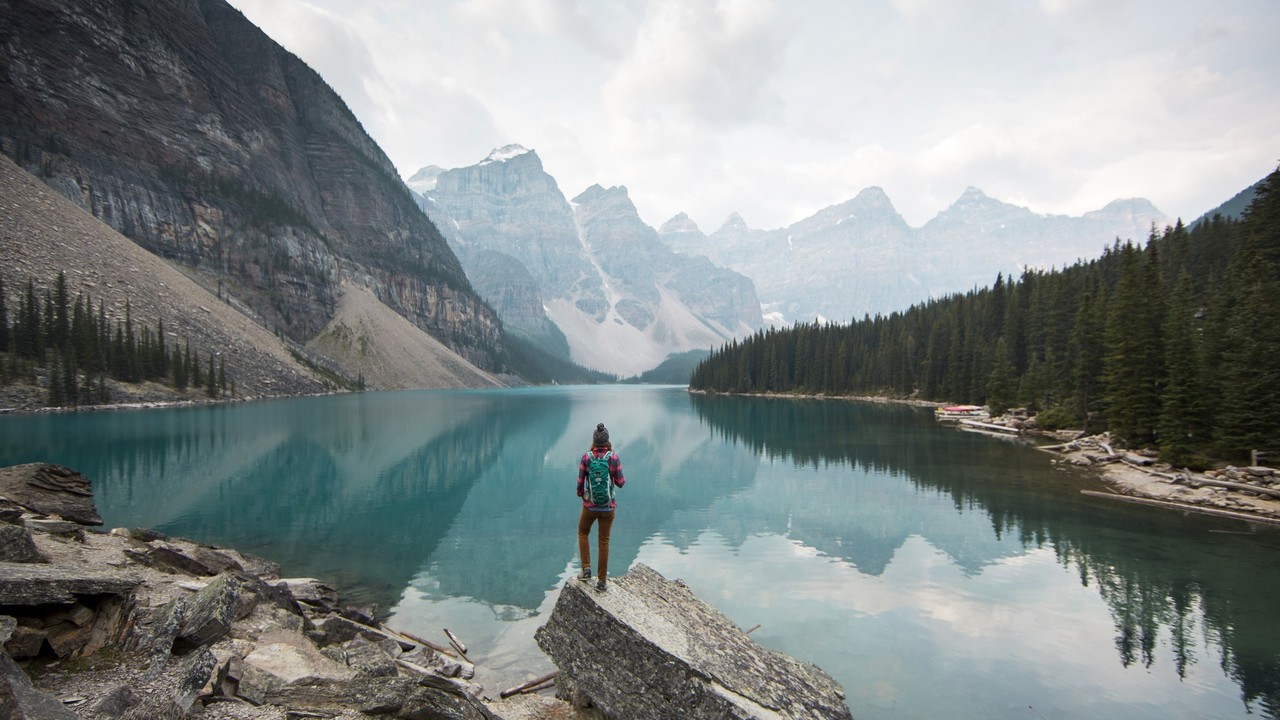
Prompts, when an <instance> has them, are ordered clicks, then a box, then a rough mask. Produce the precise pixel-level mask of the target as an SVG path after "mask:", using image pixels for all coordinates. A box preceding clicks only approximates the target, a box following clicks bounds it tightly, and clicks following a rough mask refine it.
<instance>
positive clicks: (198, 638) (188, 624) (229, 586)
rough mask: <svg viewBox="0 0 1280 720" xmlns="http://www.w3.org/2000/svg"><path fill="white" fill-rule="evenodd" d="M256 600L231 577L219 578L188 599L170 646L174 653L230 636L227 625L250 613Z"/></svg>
mask: <svg viewBox="0 0 1280 720" xmlns="http://www.w3.org/2000/svg"><path fill="white" fill-rule="evenodd" d="M257 602H258V597H257V596H256V595H253V594H252V593H247V592H245V591H244V583H243V581H241V580H239V579H238V578H236V577H235V576H233V575H230V574H223V575H219V576H218V577H217V578H215V579H214V580H213V582H211V583H209V584H208V585H206V586H204V587H203V588H201V589H200V591H199V592H197V593H196V594H195V596H194V597H192V598H191V600H190V602H189V604H188V606H187V611H186V616H185V617H184V618H183V621H182V624H181V626H179V628H178V634H177V637H176V638H175V642H174V651H175V652H184V651H185V650H187V649H190V648H195V647H199V646H203V645H209V644H211V643H215V642H217V641H218V640H221V639H222V638H223V637H225V636H226V634H227V633H229V632H231V623H233V622H235V621H236V620H238V619H239V618H242V617H245V616H246V615H248V614H249V613H250V612H252V611H253V608H254V606H255V605H256V604H257Z"/></svg>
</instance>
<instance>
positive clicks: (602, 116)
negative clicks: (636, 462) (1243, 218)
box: [233, 0, 1280, 231]
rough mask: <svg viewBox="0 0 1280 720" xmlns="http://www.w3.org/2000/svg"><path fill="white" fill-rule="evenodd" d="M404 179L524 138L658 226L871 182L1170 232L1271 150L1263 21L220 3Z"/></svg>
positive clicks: (942, 8) (1092, 13)
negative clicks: (294, 57)
mask: <svg viewBox="0 0 1280 720" xmlns="http://www.w3.org/2000/svg"><path fill="white" fill-rule="evenodd" d="M233 4H235V5H236V6H237V7H239V8H240V9H242V10H243V11H245V12H246V14H247V15H248V16H249V18H250V19H251V20H253V21H254V22H255V23H257V24H259V25H260V26H262V27H263V28H264V29H265V30H266V31H267V32H268V34H270V35H271V36H272V37H274V38H275V39H276V40H277V41H279V42H281V43H282V44H283V45H285V46H286V47H287V48H289V49H290V50H292V51H294V52H295V53H296V54H298V55H299V56H300V57H302V58H303V59H304V60H305V61H307V62H308V63H310V64H311V65H312V66H313V67H314V68H316V70H317V71H319V72H320V73H321V75H322V76H324V77H325V79H326V80H327V81H328V82H329V83H330V84H331V85H333V87H334V88H335V89H336V90H338V92H339V93H340V94H341V95H342V96H343V98H344V99H345V100H346V101H347V103H348V105H350V106H351V108H352V110H353V111H354V112H355V113H356V115H357V117H359V118H360V120H361V122H362V123H363V124H364V126H365V128H366V129H367V130H368V131H369V132H370V134H371V135H373V137H374V139H375V140H376V141H378V143H379V144H380V145H382V147H383V149H384V150H386V151H387V153H388V155H389V156H390V157H391V158H392V161H393V162H395V163H396V165H397V167H398V169H399V170H400V171H401V173H402V174H404V175H406V176H407V175H409V174H411V173H413V172H414V171H415V170H417V169H418V168H419V167H421V166H423V165H427V164H438V165H443V166H446V167H448V166H458V165H464V164H471V163H474V162H478V161H479V160H480V159H482V158H483V157H484V156H485V155H486V154H487V153H488V151H489V149H490V148H492V147H495V146H498V145H502V144H506V143H508V142H519V143H521V144H523V145H525V146H528V147H532V148H534V149H536V150H537V151H538V154H539V155H540V156H541V157H542V159H543V162H544V164H545V166H546V167H547V169H548V171H549V172H551V173H552V174H553V175H554V176H555V177H556V178H557V180H558V181H559V183H560V185H561V188H562V189H563V190H564V191H565V193H566V194H567V195H569V196H573V195H576V194H577V193H578V192H580V191H581V190H583V189H584V188H585V187H587V186H588V185H590V184H592V183H600V184H602V185H606V186H609V185H626V186H627V187H628V189H629V191H630V194H631V197H632V199H633V200H634V201H635V202H636V204H637V207H638V208H639V209H640V211H641V215H642V217H643V218H644V219H645V220H646V221H647V222H649V223H650V224H654V225H657V224H659V223H661V222H663V221H664V220H666V219H667V218H669V217H670V216H672V215H674V214H675V213H676V212H679V211H686V212H688V213H689V214H690V216H691V217H693V219H694V220H695V221H697V222H698V223H699V224H700V225H701V226H702V227H703V229H704V230H707V231H711V230H714V229H715V228H716V227H718V226H719V224H720V223H721V222H722V221H723V220H724V219H725V217H727V216H728V215H729V214H730V213H731V212H734V211H738V212H740V213H741V214H742V215H743V216H744V217H745V218H746V219H747V221H748V223H749V224H751V225H753V226H755V227H766V228H772V227H779V226H782V225H784V224H787V223H790V222H793V221H795V220H798V219H801V218H802V217H805V216H806V215H808V214H811V213H813V212H814V211H816V210H818V209H821V208H822V207H824V206H827V205H831V204H834V203H838V202H841V201H843V200H846V199H848V198H850V197H852V196H853V195H855V194H856V193H857V192H858V191H859V190H861V189H862V188H863V187H866V186H868V185H878V186H881V187H884V188H885V190H886V192H887V193H888V194H889V196H890V197H891V198H892V199H893V201H894V204H895V205H896V206H897V207H898V208H899V210H900V211H901V212H903V214H904V216H905V217H906V218H907V220H908V221H909V222H911V223H912V224H913V225H917V226H918V225H921V224H923V223H924V222H925V221H927V220H928V219H929V218H930V217H932V215H933V214H935V213H937V212H938V211H939V210H941V209H943V208H944V207H946V206H947V205H949V204H950V203H951V202H953V201H954V200H955V198H956V197H958V196H959V194H960V193H961V192H962V191H963V189H964V188H965V187H967V186H970V185H973V186H977V187H980V188H982V189H983V190H984V191H985V192H987V194H989V195H991V196H993V197H997V198H1000V199H1004V200H1008V201H1016V202H1018V203H1020V204H1025V205H1028V206H1029V207H1031V208H1032V209H1033V210H1035V211H1037V212H1053V213H1070V214H1079V213H1081V212H1085V211H1087V210H1091V209H1095V208H1097V207H1101V205H1103V204H1105V203H1106V202H1108V201H1109V200H1111V199H1114V198H1115V197H1135V196H1145V197H1148V198H1149V199H1151V200H1152V201H1154V202H1155V203H1156V204H1157V206H1159V207H1160V208H1161V209H1162V210H1164V211H1165V212H1166V213H1169V214H1173V215H1182V216H1184V217H1186V218H1187V219H1190V218H1192V217H1194V216H1195V215H1197V214H1199V213H1201V212H1203V211H1205V210H1207V209H1209V208H1211V207H1213V206H1214V205H1216V204H1217V203H1219V202H1221V201H1223V200H1225V199H1227V198H1228V197H1230V196H1231V195H1233V194H1234V193H1235V192H1237V191H1238V190H1240V189H1242V188H1243V187H1245V186H1246V185H1248V184H1250V183H1252V182H1253V181H1255V180H1257V179H1258V178H1260V177H1262V176H1263V175H1264V174H1266V173H1267V172H1269V171H1270V170H1272V169H1274V167H1275V163H1276V161H1277V159H1280V129H1278V128H1277V127H1276V125H1275V123H1274V122H1273V120H1272V119H1273V118H1275V117H1280V46H1278V45H1277V44H1276V43H1274V42H1272V39H1271V34H1272V33H1270V32H1269V29H1272V28H1274V27H1276V26H1277V20H1278V19H1280V5H1276V4H1275V3H1272V2H1267V1H1266V0H1233V2H1228V3H1226V4H1222V5H1219V6H1210V5H1207V4H1204V3H1199V2H1192V1H1191V0H1174V1H1172V2H1156V0H1128V1H1127V2H1110V1H1109V0H1108V1H1104V0H1040V2H1038V3H1026V4H1021V3H1006V2H997V1H996V0H964V1H963V2H952V1H951V0H947V1H945V2H944V1H943V0H893V2H892V3H891V4H888V5H879V4H864V3H845V2H838V1H837V0H824V1H818V0H815V1H813V2H806V3H782V2H772V1H770V0H718V1H715V2H712V1H710V0H708V1H707V2H680V1H678V0H625V1H622V2H616V3H596V2H589V0H458V1H455V2H450V1H446V0H436V1H435V2H430V3H417V2H409V0H382V1H381V2H377V3H363V2H361V3H357V2H345V1H343V0H233Z"/></svg>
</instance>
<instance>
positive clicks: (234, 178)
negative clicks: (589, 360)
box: [0, 0, 501, 367]
mask: <svg viewBox="0 0 1280 720" xmlns="http://www.w3.org/2000/svg"><path fill="white" fill-rule="evenodd" d="M0 46H3V48H4V50H3V59H0V63H3V67H2V68H0V150H3V152H4V153H5V154H7V155H9V156H10V157H12V158H14V159H15V160H16V161H17V162H18V163H19V164H20V165H22V166H23V167H25V168H27V169H28V170H29V171H31V172H33V173H34V174H36V175H37V176H39V177H41V178H42V179H43V180H44V181H45V182H46V183H48V184H49V185H50V186H51V187H53V188H54V189H56V190H57V191H59V192H60V193H62V194H63V195H65V196H67V197H68V198H70V199H72V200H73V201H74V202H76V203H78V204H79V205H81V206H82V207H83V208H85V209H86V210H88V211H90V212H92V213H93V214H94V215H95V216H97V217H99V218H101V219H102V220H104V221H105V222H107V223H108V224H110V225H111V226H112V227H114V228H115V229H117V230H119V231H120V232H121V233H122V234H124V235H125V236H127V237H129V238H131V239H132V240H134V241H135V242H137V243H138V244H139V245H141V246H143V247H144V248H146V249H148V250H151V251H152V252H155V253H157V254H159V255H161V256H163V257H166V258H169V259H171V260H175V261H177V262H179V263H181V264H183V265H185V266H187V267H188V268H190V269H191V270H193V271H194V273H193V276H194V277H195V278H196V279H197V280H198V281H199V282H201V283H202V284H205V285H206V286H207V287H209V288H211V289H216V290H217V292H218V293H219V294H220V295H224V296H225V295H231V296H234V298H235V299H236V300H238V301H239V302H240V303H241V304H243V305H245V306H247V307H249V308H251V311H252V312H253V313H256V315H257V317H258V319H259V321H260V322H261V323H262V324H263V325H264V326H266V327H268V328H271V329H273V330H277V331H279V332H281V333H282V334H285V335H288V336H289V337H292V338H293V339H295V340H298V341H302V342H305V341H306V340H308V339H309V338H310V337H311V336H313V335H314V334H315V333H317V332H318V331H319V330H320V329H321V328H323V327H324V326H325V324H326V323H327V322H328V321H329V319H331V318H332V316H333V312H334V309H335V305H336V298H337V296H338V291H337V288H338V286H339V283H340V282H341V281H342V279H343V278H350V279H354V280H356V281H358V282H360V283H361V284H362V285H365V286H367V287H370V288H371V289H372V290H373V292H374V294H375V295H376V296H377V298H378V299H379V300H381V301H382V302H383V303H385V304H386V305H388V306H390V307H391V308H393V309H394V310H395V311H397V312H398V313H400V314H401V315H403V316H404V317H406V318H407V319H409V320H410V321H411V322H413V323H414V324H415V325H417V326H418V327H420V328H422V329H424V330H426V331H428V332H429V333H431V334H432V335H434V336H435V337H437V338H440V339H441V340H442V341H443V342H445V344H446V345H448V346H449V347H451V348H453V349H454V350H456V351H458V352H459V353H460V354H462V355H463V356H464V357H466V358H467V359H469V360H471V361H473V362H476V363H477V364H479V365H481V366H484V367H492V366H493V365H494V363H495V362H496V359H497V357H498V356H499V355H500V353H501V328H500V324H499V322H498V320H497V317H496V316H495V315H494V313H493V311H492V310H491V309H490V308H488V307H487V306H486V305H485V304H484V303H483V301H481V300H480V298H479V297H478V296H477V295H476V294H475V292H474V291H473V290H472V289H471V286H470V284H469V283H468V281H467V279H466V276H465V275H464V274H463V271H462V267H461V264H460V263H459V262H458V260H457V258H456V257H455V256H454V254H453V252H452V251H451V250H450V249H449V247H448V245H447V244H446V243H445V241H444V239H443V238H442V237H441V235H440V233H439V231H438V230H437V229H436V228H435V226H434V225H432V224H431V222H430V221H429V220H428V219H427V218H426V217H425V216H424V215H423V214H422V213H421V211H420V210H419V209H418V208H417V207H416V204H415V202H414V200H413V197H412V195H411V193H409V192H408V191H407V190H406V189H405V187H404V186H403V184H402V183H401V182H400V181H399V179H398V178H397V176H396V173H395V169H394V167H393V166H392V165H391V163H390V161H389V160H388V159H387V158H386V156H385V154H384V153H383V152H382V151H381V150H380V149H379V148H378V147H377V145H376V144H375V143H374V142H373V140H372V139H371V138H369V136H368V135H367V134H366V133H365V132H364V130H363V128H362V127H361V126H360V123H359V122H358V121H357V120H356V118H355V117H354V116H353V115H352V114H351V112H350V110H349V109H348V108H347V107H346V105H345V104H344V103H343V102H342V100H341V98H339V97H338V96H337V95H336V94H335V93H334V92H333V91H332V89H331V88H329V87H328V86H327V85H326V84H325V83H324V81H323V80H322V79H321V78H320V77H319V76H318V75H317V74H316V73H315V72H314V71H312V70H311V69H310V68H309V67H307V66H306V65H305V64H304V63H303V62H302V61H301V60H299V59H298V58H297V57H295V56H293V55H292V54H290V53H288V52H287V51H285V50H284V49H283V48H281V47H280V46H278V45H277V44H275V43H274V42H273V41H272V40H271V39H270V38H268V37H267V36H266V35H265V34H263V33H262V32H261V31H259V30H258V29H257V28H256V27H254V26H253V25H252V24H251V23H249V22H248V21H247V20H246V19H245V18H244V17H243V16H242V15H241V14H240V13H239V12H238V11H236V10H234V9H233V8H231V7H230V6H229V5H227V4H226V3H225V2H223V0H154V1H152V2H146V3H140V2H133V1H131V0H95V1H94V2H88V1H87V0H83V1H74V2H61V1H58V0H0Z"/></svg>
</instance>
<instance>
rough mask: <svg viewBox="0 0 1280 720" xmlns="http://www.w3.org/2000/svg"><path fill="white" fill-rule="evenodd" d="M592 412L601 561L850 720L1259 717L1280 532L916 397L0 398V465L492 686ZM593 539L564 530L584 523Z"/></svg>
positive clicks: (564, 521)
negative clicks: (199, 547)
mask: <svg viewBox="0 0 1280 720" xmlns="http://www.w3.org/2000/svg"><path fill="white" fill-rule="evenodd" d="M597 422H603V423H605V424H606V425H607V426H608V427H609V430H610V433H611V435H612V439H613V442H614V446H615V449H616V450H617V452H618V454H619V456H620V457H621V459H622V464H623V469H624V471H625V473H626V477H627V485H626V487H625V488H623V489H622V490H621V491H619V495H618V505H619V508H618V515H617V520H616V522H615V524H614V531H613V540H612V544H611V545H612V548H611V552H610V567H611V570H612V572H613V573H614V574H615V575H616V574H620V573H621V572H623V571H624V570H625V569H626V568H627V567H628V566H629V565H631V564H633V563H637V562H640V563H645V564H646V565H649V566H650V567H652V568H654V569H655V570H657V571H658V572H660V573H662V574H663V575H665V576H666V577H668V578H680V579H683V580H684V581H685V582H686V583H687V584H688V585H689V587H690V588H691V589H692V590H693V591H694V592H695V593H697V594H698V595H699V596H700V597H701V598H702V599H704V600H706V601H708V602H710V603H712V604H713V605H715V606H716V607H718V608H719V609H720V610H721V611H723V612H724V613H725V614H726V615H727V616H728V617H729V618H730V619H731V620H732V621H734V622H735V623H737V624H738V625H739V626H741V627H743V628H749V627H751V626H753V625H756V624H759V625H760V626H761V627H760V629H759V630H756V631H755V632H754V633H753V634H752V637H753V638H754V639H756V640H757V641H759V642H760V643H762V644H764V645H767V646H769V647H772V648H775V649H778V650H781V651H783V652H786V653H788V654H791V655H793V656H795V657H797V658H799V659H801V660H805V661H809V662H813V663H815V664H817V665H819V666H820V667H822V668H823V669H825V670H826V671H827V672H829V673H830V674H831V675H833V676H834V677H835V678H836V679H837V680H838V681H839V682H840V683H841V684H842V685H843V686H844V688H845V691H846V693H847V695H848V704H849V707H850V709H851V710H852V711H853V715H854V717H856V718H859V720H874V719H884V720H904V719H911V718H921V719H924V718H928V719H930V720H934V719H936V718H944V717H945V718H1010V719H1014V718H1016V719H1019V720H1060V719H1063V718H1152V719H1159V720H1170V719H1171V718H1187V719H1192V718H1195V719H1197V720H1198V719H1200V718H1245V717H1268V718H1277V717H1280V618H1278V615H1280V604H1278V603H1277V598H1280V563H1278V562H1277V559H1278V558H1280V532H1276V531H1274V530H1270V529H1266V528H1261V527H1253V526H1249V525H1245V524H1243V523H1238V522H1232V521H1225V520H1217V519H1211V518H1206V517H1201V516H1190V515H1183V514H1181V513H1176V512H1169V511H1161V510H1154V509H1149V508H1142V507H1137V506H1130V505H1127V504H1124V503H1116V502H1112V501H1107V500H1103V499H1091V498H1087V497H1084V496H1082V495H1081V494H1080V492H1079V491H1080V489H1082V488H1096V487H1098V482H1097V481H1096V480H1095V479H1093V478H1091V477H1090V476H1088V475H1086V474H1082V473H1080V472H1079V471H1074V470H1071V471H1069V470H1065V469H1059V468H1057V467H1055V466H1054V465H1053V464H1052V463H1051V462H1050V460H1051V456H1050V455H1049V454H1047V453H1044V452H1042V451H1039V450H1036V449H1034V448H1031V447H1028V446H1026V445H1021V444H1018V443H1015V442H1011V441H1008V440H1002V439H997V438H992V437H988V436H985V435H979V434H973V433H967V432H962V431H959V430H956V429H954V428H950V427H943V426H939V425H938V424H937V423H936V422H935V421H934V420H933V417H932V414H931V413H930V412H929V411H927V410H922V409H918V408H910V407H903V406H891V405H878V404H870V403H860V402H850V401H840V400H794V399H742V398H723V397H705V396H700V395H691V394H689V393H688V392H686V391H685V389H684V388H676V387H633V386H616V387H560V388H528V389H514V390H486V391H415V392H385V393H363V394H351V395H337V396H328V397H315V398H299V399H288V400H272V401H261V402H253V403H240V404H231V405H219V406H210V407H189V408H175V409H153V410H120V411H107V412H84V413H68V414H40V415H25V416H4V417H0V463H3V464H13V463H20V462H33V461H45V462H54V463H59V464H62V465H67V466H69V467H72V468H75V469H76V470H79V471H80V472H82V473H84V474H85V475H87V476H88V477H89V478H90V479H91V480H92V481H93V484H94V492H95V499H96V502H97V504H98V508H99V511H100V512H101V513H102V516H103V517H104V518H105V520H106V527H108V528H110V527H116V526H128V527H150V528H154V529H157V530H159V531H161V532H164V533H167V534H170V535H179V536H184V537H188V538H192V539H197V540H202V541H206V542H210V543H215V544H220V545H228V546H232V547H235V548H237V549H240V550H243V551H247V552H252V553H255V554H258V555H262V556H264V557H268V558H271V559H273V560H276V561H278V562H279V563H280V564H281V565H282V574H284V575H286V576H313V577H319V578H323V579H325V580H327V581H329V582H331V583H332V584H334V585H336V586H338V587H340V588H341V589H342V590H343V591H344V594H345V595H346V597H347V598H348V599H349V600H350V601H351V602H353V603H358V604H365V603H376V604H377V606H378V607H379V608H380V610H381V611H382V614H383V615H384V616H385V617H386V618H387V624H388V625H390V626H392V627H396V628H399V629H402V630H407V631H409V632H412V633H414V634H418V635H422V636H426V637H428V638H433V639H437V640H440V641H444V635H443V631H442V629H443V628H446V627H447V628H449V629H450V630H452V631H453V632H454V633H455V634H457V635H459V636H460V637H461V638H462V639H463V640H464V641H465V642H467V643H468V645H470V647H471V652H470V655H471V658H472V659H473V660H474V661H475V662H476V664H477V666H478V674H477V680H478V681H480V682H481V683H483V684H484V685H485V686H486V688H488V690H489V692H490V693H491V694H496V693H497V691H498V690H500V689H501V688H502V687H506V686H508V685H511V684H515V682H518V681H520V680H523V679H525V678H526V677H528V676H532V675H533V674H537V673H540V672H543V671H545V670H548V669H550V668H551V665H550V661H549V660H547V659H546V658H545V657H543V656H542V655H541V653H540V651H539V650H538V649H537V647H536V645H535V644H534V642H533V632H534V630H535V629H536V628H537V627H538V626H539V625H541V624H542V623H544V622H545V621H546V617H547V614H548V613H549V612H550V611H551V608H552V606H553V604H554V602H555V597H556V592H557V589H558V587H559V586H560V585H561V584H562V583H564V582H566V581H568V580H569V579H570V578H571V577H572V576H573V575H574V574H575V572H576V571H577V568H578V562H577V549H576V522H577V517H578V509H579V507H580V505H579V501H578V499H577V498H576V497H575V496H574V481H575V479H576V471H577V460H578V458H579V457H580V456H581V454H582V452H583V451H584V450H585V449H586V447H587V445H588V444H589V442H590V439H591V432H592V430H593V429H594V427H595V425H596V423H597ZM594 540H595V536H594V534H593V536H592V545H593V548H594Z"/></svg>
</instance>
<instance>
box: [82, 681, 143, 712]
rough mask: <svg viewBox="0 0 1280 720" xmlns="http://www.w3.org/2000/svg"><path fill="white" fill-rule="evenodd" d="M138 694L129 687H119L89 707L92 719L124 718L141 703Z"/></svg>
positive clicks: (109, 691)
mask: <svg viewBox="0 0 1280 720" xmlns="http://www.w3.org/2000/svg"><path fill="white" fill-rule="evenodd" d="M139 702H140V701H139V698H138V693H136V692H134V690H133V688H132V687H130V686H128V685H117V686H116V687H114V688H112V689H111V690H108V691H107V692H106V693H104V694H103V695H102V697H100V698H98V699H97V700H94V701H93V702H92V703H91V704H90V705H89V706H88V707H87V710H88V712H89V714H90V715H89V716H90V717H122V716H123V715H124V714H125V713H126V712H128V711H129V710H130V709H131V708H133V707H135V706H137V705H138V703H139Z"/></svg>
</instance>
